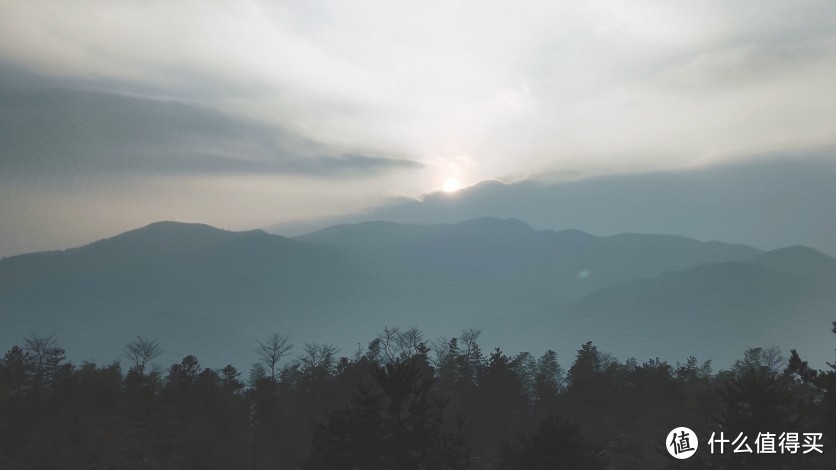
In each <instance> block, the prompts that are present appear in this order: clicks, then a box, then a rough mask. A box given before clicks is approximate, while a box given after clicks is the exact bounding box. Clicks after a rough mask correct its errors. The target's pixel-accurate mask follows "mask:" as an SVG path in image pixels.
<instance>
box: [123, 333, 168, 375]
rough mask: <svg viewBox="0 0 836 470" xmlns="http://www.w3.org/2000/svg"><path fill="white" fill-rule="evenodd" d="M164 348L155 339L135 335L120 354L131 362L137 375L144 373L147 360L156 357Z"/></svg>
mask: <svg viewBox="0 0 836 470" xmlns="http://www.w3.org/2000/svg"><path fill="white" fill-rule="evenodd" d="M164 352H165V350H164V349H163V348H162V347H161V346H160V343H159V342H158V341H157V339H156V338H155V339H151V340H148V339H145V338H143V337H141V336H137V337H136V341H132V342H130V343H128V344H126V345H125V350H124V351H123V352H122V355H123V356H125V357H126V358H127V359H128V360H130V361H131V362H133V364H134V365H133V367H134V368H135V369H136V371H137V372H138V373H139V375H144V374H145V367H146V366H147V365H148V363H149V362H151V361H153V360H154V359H156V358H158V357H159V356H160V354H162V353H164Z"/></svg>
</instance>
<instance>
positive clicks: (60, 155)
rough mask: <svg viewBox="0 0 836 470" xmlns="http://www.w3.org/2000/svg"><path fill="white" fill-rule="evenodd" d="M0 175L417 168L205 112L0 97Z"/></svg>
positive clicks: (125, 101) (8, 91) (156, 103)
mask: <svg viewBox="0 0 836 470" xmlns="http://www.w3.org/2000/svg"><path fill="white" fill-rule="evenodd" d="M0 123H2V126H0V172H2V174H3V175H4V177H6V178H23V179H29V178H46V179H50V178H58V177H70V176H73V175H78V174H100V175H107V174H110V175H126V174H127V175H136V174H143V173H145V174H165V175H177V174H185V175H189V174H261V175H263V174H300V175H309V176H320V177H339V176H352V177H368V176H369V175H373V174H375V173H379V172H385V171H388V170H396V169H415V168H420V166H421V165H420V164H419V163H417V162H415V161H412V160H408V159H401V158H391V157H385V156H376V155H364V154H361V153H350V152H341V151H335V150H333V149H329V148H327V147H326V146H324V145H322V144H319V143H316V142H312V141H310V140H308V139H305V138H303V137H300V136H298V135H293V134H292V133H290V132H288V131H286V130H283V129H277V128H274V127H269V126H266V125H264V124H259V123H255V122H248V121H246V120H242V119H238V118H235V117H233V116H230V115H227V114H224V113H222V112H219V111H216V110H212V109H209V108H205V107H200V106H193V105H189V104H184V103H179V102H176V101H170V100H154V99H147V98H138V97H130V96H122V95H116V94H110V93H101V92H90V91H78V90H71V89H56V88H38V89H32V88H3V89H0Z"/></svg>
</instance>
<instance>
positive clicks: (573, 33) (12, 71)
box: [0, 0, 836, 257]
mask: <svg viewBox="0 0 836 470" xmlns="http://www.w3.org/2000/svg"><path fill="white" fill-rule="evenodd" d="M524 3H525V4H524V5H516V4H512V3H511V2H494V1H487V0H482V1H478V2H477V1H472V2H467V1H460V2H455V1H424V2H410V3H407V2H391V1H358V2H341V1H316V0H306V1H283V2H260V1H211V0H210V1H189V0H182V1H177V2H164V1H145V2H139V1H134V0H115V1H113V0H109V1H107V0H79V1H74V2H64V1H44V0H27V1H14V0H6V1H0V257H2V256H10V255H14V254H19V253H24V252H29V251H36V250H46V249H60V248H67V247H70V246H77V245H80V244H83V243H87V242H90V241H93V240H96V239H99V238H103V237H107V236H112V235H114V234H117V233H119V232H122V231H125V230H129V229H132V228H136V227H138V226H142V225H145V224H148V223H151V222H154V221H157V220H179V221H189V222H203V223H208V224H212V225H215V226H219V227H222V228H228V229H235V230H239V229H249V228H253V227H265V226H270V225H272V224H275V223H281V222H288V221H298V220H306V219H315V218H322V217H334V216H339V215H340V214H347V213H357V212H362V211H364V210H368V208H370V207H376V206H380V205H386V204H388V202H389V201H391V200H393V199H392V198H396V199H394V200H399V201H400V200H402V199H403V198H422V197H427V196H426V195H427V194H429V193H432V192H434V191H443V190H447V191H454V190H457V189H458V188H459V187H467V186H470V185H474V184H476V183H478V182H480V181H484V180H501V181H505V182H521V181H522V182H524V181H527V180H533V181H538V182H542V183H545V184H555V185H559V184H564V183H566V182H571V181H577V180H582V179H586V178H597V177H602V176H607V175H619V174H637V173H653V172H659V171H686V172H687V171H692V170H694V171H696V170H701V169H704V168H706V167H712V166H722V165H728V164H731V163H735V162H738V161H752V160H753V159H758V158H761V157H762V156H769V158H775V156H776V155H777V156H779V157H780V156H785V157H786V158H795V157H794V156H796V155H802V154H803V155H807V154H811V153H813V154H817V155H822V154H824V155H826V158H829V155H832V153H830V152H831V149H833V148H834V144H836V142H834V140H836V93H833V85H832V84H833V83H836V4H834V3H833V2H831V1H827V0H823V1H812V0H798V1H769V0H765V1H761V2H756V3H753V2H750V1H742V0H741V1H735V0H730V1H679V2H669V1H640V0H637V1H630V2H627V1H623V2H622V1H596V0H584V1H563V2H553V1H542V2H541V1H530V2H524ZM764 158H765V157H764ZM786 210H787V211H792V210H793V208H792V207H788V208H786ZM777 218H778V219H780V216H779V217H777ZM615 229H616V230H617V228H615Z"/></svg>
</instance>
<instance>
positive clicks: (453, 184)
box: [444, 178, 462, 193]
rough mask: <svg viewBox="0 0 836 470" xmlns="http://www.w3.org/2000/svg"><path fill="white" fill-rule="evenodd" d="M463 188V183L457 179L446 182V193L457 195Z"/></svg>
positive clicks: (449, 179) (448, 179)
mask: <svg viewBox="0 0 836 470" xmlns="http://www.w3.org/2000/svg"><path fill="white" fill-rule="evenodd" d="M461 188H462V182H461V181H459V180H457V179H456V178H447V179H446V180H444V192H445V193H455V192H456V191H458V190H459V189H461Z"/></svg>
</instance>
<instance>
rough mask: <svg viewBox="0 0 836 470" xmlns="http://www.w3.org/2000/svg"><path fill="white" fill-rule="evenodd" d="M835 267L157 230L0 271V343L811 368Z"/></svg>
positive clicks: (609, 250)
mask: <svg viewBox="0 0 836 470" xmlns="http://www.w3.org/2000/svg"><path fill="white" fill-rule="evenodd" d="M834 266H836V260H833V258H830V257H828V256H827V255H824V254H822V253H820V252H818V251H816V250H812V249H809V248H805V247H790V248H786V249H779V250H774V251H771V252H763V251H760V250H757V249H755V248H752V247H748V246H745V245H737V244H728V243H722V242H699V241H696V240H692V239H688V238H685V237H679V236H671V235H646V234H635V233H627V234H620V235H613V236H605V237H598V236H594V235H591V234H589V233H585V232H582V231H579V230H560V231H554V230H534V229H532V228H531V227H530V226H529V225H527V224H525V223H524V222H522V221H520V220H516V219H496V218H490V217H483V218H478V219H471V220H467V221H464V222H461V223H458V224H436V225H410V224H397V223H392V222H385V221H377V222H365V223H360V224H346V225H338V226H333V227H329V228H326V229H323V230H320V231H317V232H313V233H310V234H307V235H303V236H299V237H296V238H293V239H291V238H285V237H281V236H278V235H272V234H268V233H266V232H263V231H260V230H253V231H247V232H231V231H225V230H220V229H217V228H214V227H211V226H208V225H202V224H185V223H178V222H158V223H154V224H151V225H148V226H146V227H143V228H140V229H136V230H132V231H129V232H126V233H123V234H121V235H117V236H114V237H111V238H108V239H104V240H100V241H97V242H94V243H91V244H89V245H85V246H82V247H79V248H74V249H70V250H65V251H55V252H41V253H32V254H26V255H20V256H14V257H10V258H5V259H2V260H0V312H2V316H0V343H2V344H4V345H6V347H10V346H11V345H13V344H17V343H20V338H21V337H22V336H25V335H27V334H29V333H30V332H33V331H34V332H40V333H46V334H48V333H53V332H54V333H55V334H56V336H57V337H58V338H59V339H60V340H61V342H62V344H63V345H64V346H65V348H66V349H67V350H68V351H70V352H71V354H74V359H76V360H96V361H98V362H106V361H110V360H113V359H118V357H116V354H117V353H116V351H119V350H121V347H122V346H123V345H124V344H125V343H127V342H128V341H130V340H132V339H133V338H135V336H136V335H142V336H145V337H156V338H158V339H159V340H160V342H161V343H162V344H163V345H164V347H165V348H166V354H165V356H163V357H161V358H160V362H161V364H163V365H165V364H167V363H170V362H173V361H175V360H179V359H180V358H181V357H182V356H183V355H185V354H195V355H197V356H198V357H200V359H201V361H203V362H204V363H205V364H214V363H215V362H217V361H229V360H230V359H232V360H235V361H237V362H236V365H238V366H239V367H246V366H247V365H249V364H250V363H252V362H254V361H255V351H254V345H255V340H256V339H257V338H260V337H262V336H264V335H266V334H269V333H272V332H280V333H287V334H290V335H291V338H292V341H294V342H296V343H297V345H299V346H301V345H302V344H303V343H305V342H312V341H318V342H330V343H333V344H335V345H337V346H339V347H340V348H342V350H343V354H350V351H353V350H354V349H356V344H357V342H358V341H360V342H365V341H368V340H369V339H370V337H369V335H370V334H373V333H370V332H374V331H379V330H380V329H382V328H383V327H384V326H387V325H388V326H411V325H418V326H420V327H421V328H424V329H425V330H426V331H427V334H428V336H429V337H431V338H432V337H435V336H436V335H451V334H456V333H457V332H458V331H460V330H461V329H463V328H477V329H482V330H484V336H483V338H484V340H485V341H486V344H488V343H490V344H493V343H495V344H496V345H501V346H502V347H503V348H505V349H508V350H510V351H514V350H516V351H519V350H532V351H539V350H545V349H548V348H552V349H554V350H556V351H558V352H560V353H561V354H562V355H563V356H564V357H565V356H566V355H567V354H569V355H571V354H572V353H573V351H574V349H576V348H577V346H578V345H579V344H581V343H582V342H585V341H587V340H593V341H598V340H600V341H601V344H602V348H603V349H604V350H612V351H613V352H615V353H617V354H618V355H619V356H629V355H635V356H641V354H644V353H645V352H647V353H650V351H652V352H653V354H654V355H660V356H663V357H664V358H669V359H671V360H674V359H684V357H681V358H680V357H679V356H681V355H683V354H699V355H700V356H701V357H704V358H706V359H708V358H715V359H717V360H720V361H722V360H727V359H729V358H733V357H737V356H738V355H739V353H740V351H742V350H743V349H745V348H746V347H749V346H755V345H759V346H766V345H769V344H778V345H781V346H784V347H785V349H789V348H791V347H797V348H799V349H800V350H801V352H802V353H804V352H805V348H806V347H809V346H811V345H813V343H810V342H809V341H807V340H808V339H809V338H813V337H814V336H815V334H817V333H815V334H814V333H813V332H812V331H813V330H814V329H815V331H816V332H818V331H819V330H821V331H822V332H823V333H822V334H823V335H824V337H825V338H827V335H826V333H827V332H828V329H827V323H826V322H825V323H824V324H823V325H819V323H821V320H822V319H823V318H825V317H826V316H827V315H829V314H830V312H826V311H824V310H821V308H822V307H823V306H826V305H828V304H827V303H828V302H831V304H830V305H832V300H833V299H832V295H831V294H830V290H832V289H828V287H832V286H833V285H834V280H836V275H834V273H836V268H834ZM706 338H708V339H711V340H712V341H713V340H718V341H719V340H722V346H723V347H726V346H727V348H728V350H726V349H723V348H719V349H718V348H717V347H714V348H712V347H711V343H712V341H707V340H706ZM816 338H817V337H816ZM692 341H695V342H694V343H692ZM763 341H769V342H770V343H769V344H760V343H762V342H763ZM816 341H818V340H816ZM755 343H759V344H755ZM802 343H804V344H802ZM808 343H809V344H808ZM242 344H243V345H246V344H252V345H253V348H251V349H252V350H246V349H245V350H242V348H241V345H242ZM686 344H687V345H690V344H693V345H694V346H691V347H689V348H685V349H683V345H686ZM816 344H817V343H816ZM830 349H831V348H824V349H823V350H822V353H823V354H829V353H831V352H832V351H830ZM812 352H813V351H811V353H812ZM665 354H668V355H669V356H664V355H665ZM823 357H825V356H823ZM825 358H826V359H829V358H830V357H829V356H826V357H825ZM822 360H823V359H822ZM216 365H218V366H220V365H223V364H216Z"/></svg>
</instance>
